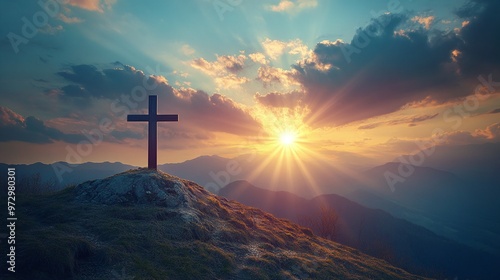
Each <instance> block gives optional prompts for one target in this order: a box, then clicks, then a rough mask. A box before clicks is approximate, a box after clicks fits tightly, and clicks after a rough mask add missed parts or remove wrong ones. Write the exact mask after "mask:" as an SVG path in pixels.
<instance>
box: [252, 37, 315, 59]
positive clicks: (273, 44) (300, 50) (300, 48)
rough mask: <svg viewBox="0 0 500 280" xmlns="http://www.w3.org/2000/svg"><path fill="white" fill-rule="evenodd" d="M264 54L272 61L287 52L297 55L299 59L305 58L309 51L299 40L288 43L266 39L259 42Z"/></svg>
mask: <svg viewBox="0 0 500 280" xmlns="http://www.w3.org/2000/svg"><path fill="white" fill-rule="evenodd" d="M261 45H262V48H263V49H264V52H265V53H266V54H267V55H268V56H269V57H270V58H271V59H272V60H276V59H278V57H280V56H281V55H282V54H284V53H285V52H287V53H288V54H292V55H297V54H299V55H300V57H301V58H305V57H306V56H307V54H309V49H308V48H307V46H305V45H304V44H303V43H302V41H301V40H300V39H295V40H291V41H288V42H284V41H280V40H271V39H269V38H266V39H265V40H264V41H262V42H261Z"/></svg>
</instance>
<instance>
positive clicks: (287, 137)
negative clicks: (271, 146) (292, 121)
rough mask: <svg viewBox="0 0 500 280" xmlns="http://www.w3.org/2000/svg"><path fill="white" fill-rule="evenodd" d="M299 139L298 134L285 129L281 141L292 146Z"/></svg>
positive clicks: (286, 145) (283, 144)
mask: <svg viewBox="0 0 500 280" xmlns="http://www.w3.org/2000/svg"><path fill="white" fill-rule="evenodd" d="M296 140H297V135H296V134H295V133H293V132H291V131H285V132H282V133H281V134H280V143H281V145H282V146H285V147H290V146H292V145H293V144H294V143H295V141H296Z"/></svg>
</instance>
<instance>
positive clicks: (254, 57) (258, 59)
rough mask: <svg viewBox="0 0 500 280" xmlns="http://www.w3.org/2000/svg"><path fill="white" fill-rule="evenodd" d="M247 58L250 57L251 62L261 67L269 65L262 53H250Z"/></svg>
mask: <svg viewBox="0 0 500 280" xmlns="http://www.w3.org/2000/svg"><path fill="white" fill-rule="evenodd" d="M248 57H250V59H251V60H252V61H253V62H257V63H260V64H262V65H266V64H268V63H269V61H268V60H267V59H266V56H265V55H264V54H263V53H260V52H257V53H251V54H249V55H248Z"/></svg>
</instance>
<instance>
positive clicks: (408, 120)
mask: <svg viewBox="0 0 500 280" xmlns="http://www.w3.org/2000/svg"><path fill="white" fill-rule="evenodd" d="M438 115H439V114H437V113H436V114H433V115H418V116H410V117H405V118H399V119H394V120H389V121H385V122H375V123H370V124H365V125H362V126H360V127H358V129H373V128H376V127H379V126H383V125H399V124H407V125H408V126H416V125H417V123H420V122H424V121H427V120H431V119H433V118H435V117H437V116H438Z"/></svg>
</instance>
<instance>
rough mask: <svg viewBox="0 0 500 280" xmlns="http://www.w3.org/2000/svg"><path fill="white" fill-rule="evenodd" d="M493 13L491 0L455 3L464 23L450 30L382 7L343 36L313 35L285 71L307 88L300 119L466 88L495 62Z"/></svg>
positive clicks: (354, 114) (357, 113)
mask: <svg viewBox="0 0 500 280" xmlns="http://www.w3.org/2000/svg"><path fill="white" fill-rule="evenodd" d="M499 13H500V2H498V1H486V0H476V1H473V2H470V3H469V4H467V5H465V6H464V7H463V8H461V9H460V10H459V11H457V15H458V16H459V17H460V18H461V19H462V20H463V21H464V27H463V28H462V29H461V30H458V31H450V32H444V31H441V30H437V29H435V28H430V30H428V29H425V28H423V27H422V26H419V25H415V23H414V22H412V20H411V17H410V16H408V15H405V14H384V15H382V16H381V17H379V18H377V19H373V20H372V21H371V22H370V23H369V24H368V25H367V26H366V27H364V28H360V29H358V30H357V32H356V34H355V35H354V37H353V38H352V40H351V41H350V42H342V41H335V42H328V41H325V42H321V43H318V44H317V45H316V47H315V48H314V51H313V56H312V57H311V58H307V59H304V60H302V61H300V62H298V63H297V64H295V65H293V66H292V67H293V69H294V70H295V71H294V72H293V73H290V75H291V76H290V77H291V78H293V79H294V80H295V81H296V82H298V83H300V86H301V87H302V89H303V90H304V91H305V93H306V94H305V95H304V97H303V99H302V102H303V104H306V105H307V106H309V108H310V109H311V111H310V112H311V113H310V115H309V116H308V117H307V118H306V121H307V122H308V123H309V124H310V125H312V126H338V125H343V124H346V123H350V122H354V121H359V120H363V119H368V118H371V117H375V116H380V115H384V114H388V113H391V112H395V111H397V110H399V109H400V108H401V107H402V106H404V105H406V104H408V103H412V102H418V101H421V100H424V99H426V98H427V99H428V100H432V101H433V102H435V103H444V102H448V101H453V100H457V99H459V98H462V97H464V96H467V95H469V94H472V93H473V90H474V88H475V86H476V85H477V84H478V81H477V77H478V75H481V74H483V75H484V74H486V75H488V74H490V73H498V69H500V68H499V66H500V52H498V50H499V49H500V37H499V36H495V35H494V34H496V33H497V28H498V27H499V26H500V17H498V16H497V15H498V14H499ZM495 71H496V72H495ZM276 97H278V96H277V94H273V95H271V96H269V99H277V98H276ZM274 103H276V102H269V104H266V103H265V102H264V103H263V104H266V105H269V106H273V104H274ZM291 105H293V104H291ZM413 125H414V124H413Z"/></svg>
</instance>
